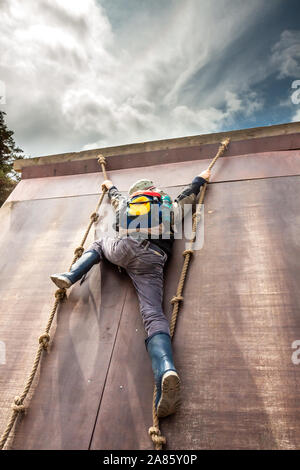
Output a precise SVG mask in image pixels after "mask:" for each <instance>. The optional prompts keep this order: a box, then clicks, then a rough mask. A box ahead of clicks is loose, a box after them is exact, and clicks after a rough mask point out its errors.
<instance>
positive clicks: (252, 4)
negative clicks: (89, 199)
mask: <svg viewBox="0 0 300 470" xmlns="http://www.w3.org/2000/svg"><path fill="white" fill-rule="evenodd" d="M0 18H1V27H0V96H2V98H1V99H0V109H1V110H3V111H5V112H6V113H7V115H6V122H7V125H8V127H9V128H10V129H12V130H13V131H14V132H15V140H16V143H17V145H19V146H20V147H21V148H22V149H23V151H24V152H25V155H26V156H29V157H30V156H31V157H34V156H42V155H50V154H55V153H64V152H74V151H80V150H86V149H93V148H101V147H102V148H103V147H107V146H114V145H122V144H130V143H135V142H144V141H151V140H158V139H168V138H175V137H184V136H190V135H197V134H205V133H212V132H219V131H226V130H233V129H241V128H247V127H257V126H265V125H272V124H279V123H284V122H291V121H300V104H299V103H298V101H300V100H299V99H296V100H295V99H292V98H293V97H294V98H295V93H296V91H297V89H295V88H292V84H293V83H294V86H296V87H299V89H300V81H299V82H298V83H297V82H295V81H297V80H300V22H299V18H300V2H299V0H271V1H261V0H251V1H248V2H246V1H245V0H151V1H150V0H84V1H83V0H38V1H36V0H23V1H22V2H20V1H19V0H0ZM298 96H299V94H298Z"/></svg>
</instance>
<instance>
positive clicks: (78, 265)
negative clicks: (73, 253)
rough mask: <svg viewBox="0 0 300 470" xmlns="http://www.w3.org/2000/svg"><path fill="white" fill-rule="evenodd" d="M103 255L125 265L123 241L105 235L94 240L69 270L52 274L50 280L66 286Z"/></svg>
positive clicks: (125, 253) (76, 279) (125, 252)
mask: <svg viewBox="0 0 300 470" xmlns="http://www.w3.org/2000/svg"><path fill="white" fill-rule="evenodd" d="M103 257H105V258H107V259H108V260H109V261H111V262H112V263H114V264H118V265H120V266H126V265H127V262H128V255H127V250H126V246H124V241H123V240H121V239H120V238H111V237H105V238H101V239H99V240H96V241H95V242H94V243H93V244H92V245H91V246H90V247H89V248H88V249H87V250H86V251H84V253H83V254H82V256H81V257H80V258H79V259H78V260H77V261H76V262H75V263H74V264H73V265H72V267H71V269H70V271H68V272H64V273H57V274H52V275H51V276H50V277H51V280H52V281H53V282H54V283H55V284H56V285H57V286H58V287H60V288H62V287H64V288H68V287H70V286H71V285H73V284H74V283H75V282H77V281H78V280H79V279H81V278H82V276H83V275H84V274H86V273H87V272H88V271H89V270H90V269H91V268H92V267H93V266H94V264H96V263H99V262H100V261H101V260H102V259H103Z"/></svg>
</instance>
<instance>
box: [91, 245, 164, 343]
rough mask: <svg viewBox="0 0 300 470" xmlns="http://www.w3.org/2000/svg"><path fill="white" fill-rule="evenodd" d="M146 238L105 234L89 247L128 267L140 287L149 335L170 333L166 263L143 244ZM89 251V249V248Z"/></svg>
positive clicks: (141, 309)
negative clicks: (165, 294) (164, 303)
mask: <svg viewBox="0 0 300 470" xmlns="http://www.w3.org/2000/svg"><path fill="white" fill-rule="evenodd" d="M141 241H142V240H138V239H133V238H131V237H125V238H117V237H116V238H111V237H104V238H102V239H99V240H96V241H95V242H94V243H93V244H92V245H91V246H90V247H89V250H96V251H97V252H98V253H99V255H100V259H102V258H103V256H104V257H105V258H106V259H107V260H108V261H110V262H111V263H113V264H116V265H118V266H121V267H122V268H124V269H126V271H127V273H128V275H129V276H130V278H131V280H132V282H133V284H134V287H135V289H136V292H137V295H138V300H139V305H140V312H141V314H142V318H143V323H144V328H145V330H146V333H147V335H148V337H149V336H152V335H154V334H156V333H158V332H164V333H168V334H170V329H169V322H168V320H167V319H166V317H165V315H164V312H163V307H162V300H163V281H164V264H165V262H166V260H167V255H164V256H163V255H161V254H159V253H157V252H156V251H154V250H152V249H151V248H149V247H144V246H142V245H141ZM89 250H87V251H89Z"/></svg>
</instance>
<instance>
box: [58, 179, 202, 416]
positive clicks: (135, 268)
mask: <svg viewBox="0 0 300 470" xmlns="http://www.w3.org/2000/svg"><path fill="white" fill-rule="evenodd" d="M209 178H210V170H206V171H204V172H202V173H201V174H200V175H198V176H196V177H195V178H194V179H193V181H192V183H191V184H190V185H189V186H188V187H187V188H185V189H184V191H182V192H181V193H180V194H179V196H178V197H177V199H176V200H175V201H174V202H172V200H171V198H170V196H169V195H168V194H166V193H165V192H164V191H162V190H161V189H159V188H156V187H155V185H154V183H153V182H152V181H150V180H147V179H143V180H139V181H137V182H136V183H134V184H133V185H132V186H131V187H130V189H129V196H124V195H122V194H121V193H120V192H119V191H118V189H117V188H116V186H114V185H113V183H112V181H110V180H106V181H104V182H103V184H102V189H103V190H107V191H108V197H109V199H110V201H111V204H112V206H113V207H114V209H115V211H116V223H115V229H116V232H117V233H116V236H115V237H103V238H101V239H99V240H96V241H95V242H94V243H93V244H92V245H91V246H90V247H89V249H88V250H86V251H85V252H84V253H83V254H82V256H81V258H79V259H78V260H77V261H76V262H75V263H74V264H73V266H72V267H71V270H70V271H69V272H65V273H61V274H53V275H52V276H51V279H52V281H53V282H54V283H55V284H56V285H57V286H58V287H60V288H68V287H70V286H71V285H73V284H74V283H75V282H77V281H78V280H79V279H81V278H82V276H83V275H84V274H86V273H87V272H88V271H89V270H90V269H91V268H92V266H93V265H94V264H96V263H99V262H100V261H101V260H102V259H103V258H106V259H107V260H108V261H110V262H111V263H113V264H115V265H118V266H121V267H123V268H124V269H125V270H126V271H127V273H128V275H129V276H130V278H131V280H132V282H133V284H134V286H135V289H136V292H137V296H138V299H139V305H140V312H141V315H142V319H143V324H144V327H145V330H146V333H147V339H146V348H147V351H148V353H149V356H150V358H151V361H152V369H153V374H154V379H155V384H156V390H157V393H156V401H155V406H156V412H157V416H158V417H159V418H162V417H165V416H168V415H170V414H172V413H174V412H175V411H176V410H177V408H178V407H179V404H180V379H179V376H178V373H177V371H176V369H175V365H174V361H173V355H172V346H171V337H170V329H169V323H168V320H167V318H166V317H165V315H164V312H163V308H162V300H163V271H164V265H165V262H166V260H167V258H168V256H169V255H170V254H171V250H172V244H173V242H174V231H175V227H176V225H177V224H179V223H180V222H181V220H182V216H183V214H184V206H185V205H186V204H190V205H191V204H194V203H195V202H196V199H197V195H198V193H199V191H200V188H201V186H202V185H203V184H204V183H205V182H207V181H209Z"/></svg>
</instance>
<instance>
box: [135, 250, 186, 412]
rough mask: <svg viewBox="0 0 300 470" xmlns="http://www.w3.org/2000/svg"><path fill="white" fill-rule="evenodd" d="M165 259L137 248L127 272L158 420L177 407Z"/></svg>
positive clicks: (177, 380) (176, 375)
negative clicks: (136, 301) (135, 297)
mask: <svg viewBox="0 0 300 470" xmlns="http://www.w3.org/2000/svg"><path fill="white" fill-rule="evenodd" d="M165 259H166V257H163V256H161V255H160V254H157V253H156V252H154V251H152V250H150V249H144V248H142V247H140V246H138V247H137V249H136V256H135V257H134V258H133V259H132V261H131V263H130V264H129V266H128V267H127V272H128V274H129V276H130V277H131V279H132V282H133V284H134V286H135V288H136V291H137V295H138V299H139V304H140V311H141V314H142V318H143V323H144V327H145V330H146V332H147V336H148V338H147V339H146V347H147V351H148V353H149V356H150V358H151V361H152V369H153V373H154V379H155V384H156V400H155V405H156V410H157V415H158V417H161V418H162V417H164V416H168V415H170V414H172V413H174V412H175V411H176V410H177V408H178V406H179V404H180V380H179V376H178V374H177V372H176V369H175V366H174V361H173V355H172V346H171V338H170V329H169V322H168V320H167V319H166V317H165V315H164V312H163V307H162V300H163V268H164V264H165Z"/></svg>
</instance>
